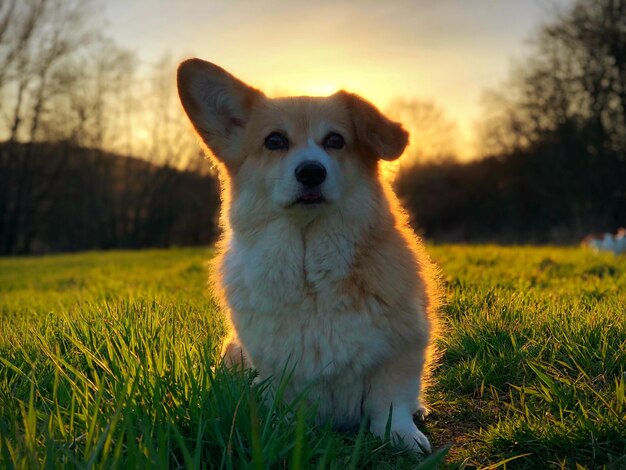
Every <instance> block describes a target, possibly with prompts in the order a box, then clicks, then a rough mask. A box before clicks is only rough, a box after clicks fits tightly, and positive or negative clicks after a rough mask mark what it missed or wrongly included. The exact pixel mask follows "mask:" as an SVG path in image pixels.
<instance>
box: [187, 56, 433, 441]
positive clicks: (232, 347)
mask: <svg viewBox="0 0 626 470" xmlns="http://www.w3.org/2000/svg"><path fill="white" fill-rule="evenodd" d="M177 82H178V92H179V96H180V100H181V103H182V105H183V108H184V110H185V112H186V113H187V115H188V117H189V119H190V121H191V123H192V125H193V127H194V128H195V131H196V132H197V134H198V135H199V137H200V138H201V140H202V142H203V144H204V145H206V147H207V150H209V154H210V155H212V156H213V158H214V159H215V161H216V164H217V165H218V167H219V174H220V180H221V185H222V210H221V220H220V223H221V226H222V229H223V236H222V239H221V240H220V241H219V242H218V245H217V246H218V249H217V250H218V255H217V257H216V258H215V260H214V263H215V265H214V269H213V274H212V282H213V288H214V291H215V293H216V296H217V297H218V298H219V301H220V302H221V304H222V306H223V307H224V309H225V311H227V312H228V316H229V319H230V322H231V326H232V337H231V338H230V340H229V341H228V342H227V345H226V347H225V350H224V361H225V363H226V364H230V365H235V364H237V363H241V362H242V361H243V363H244V365H245V366H247V367H252V368H255V369H256V370H257V371H258V374H259V378H260V379H262V380H265V379H268V380H269V381H270V382H271V381H272V380H273V381H277V380H278V377H280V376H281V373H282V372H284V371H285V368H286V367H292V373H291V376H290V380H289V382H288V384H287V386H286V389H285V395H284V396H285V398H287V399H290V398H295V397H296V396H298V395H300V394H301V393H302V392H303V391H305V390H306V397H307V400H309V401H310V402H311V403H314V404H316V406H317V416H318V420H319V422H321V423H322V422H328V421H330V422H331V423H332V425H333V426H335V427H336V428H339V429H346V428H353V427H358V426H359V425H360V423H361V421H362V420H364V419H367V420H369V429H370V431H371V432H372V433H373V434H375V435H376V436H379V437H381V438H383V437H384V436H385V435H386V431H387V429H389V431H390V433H389V435H390V436H391V437H392V438H393V440H394V441H396V442H398V443H399V444H401V445H404V446H406V447H408V448H409V449H412V450H414V451H417V452H422V453H429V452H431V446H430V443H429V441H428V439H427V438H426V436H425V435H424V434H423V433H422V432H421V431H420V430H419V429H418V428H417V426H416V425H415V422H414V420H413V414H414V413H417V414H419V415H422V416H425V415H426V407H425V405H424V403H423V400H422V398H421V397H422V388H423V384H424V381H425V374H426V372H425V371H426V370H427V369H428V364H429V362H430V359H431V357H432V352H433V351H432V341H431V338H432V336H433V332H434V330H435V328H436V319H437V318H436V310H437V306H438V301H439V298H440V294H439V289H440V287H439V282H438V272H437V269H436V267H435V266H434V264H433V263H432V262H431V261H430V259H429V258H428V256H427V254H426V253H425V251H424V248H423V245H422V243H421V241H420V240H419V238H418V237H417V236H416V235H415V234H414V233H413V232H412V230H411V229H410V228H409V224H408V218H407V216H406V214H405V213H404V212H403V211H402V209H401V207H400V204H399V202H398V200H397V198H396V197H395V195H394V194H393V192H392V191H391V189H390V187H389V184H388V183H387V182H386V181H385V180H384V179H383V178H382V177H381V173H380V168H379V166H380V164H379V163H380V161H381V160H389V161H390V160H395V159H397V158H399V157H400V155H401V154H402V153H403V151H404V149H405V147H406V146H407V144H408V137H409V136H408V133H407V132H406V131H405V130H404V129H403V127H402V125H401V124H399V123H396V122H394V121H392V120H390V119H388V118H387V117H385V116H384V115H383V114H382V113H381V112H380V111H379V110H378V109H377V108H376V107H375V106H374V105H373V104H371V103H370V102H368V101H366V100H364V99H362V98H360V97H359V96H357V95H355V94H351V93H348V92H346V91H339V92H337V93H335V94H333V95H331V96H328V97H307V96H300V97H286V98H273V99H271V98H268V97H267V96H265V95H264V94H263V93H262V92H261V91H259V90H257V89H255V88H253V87H251V86H249V85H247V84H245V83H244V82H242V81H241V80H239V79H237V78H235V77H234V76H233V75H231V74H230V73H228V72H226V71H225V70H224V69H222V68H220V67H219V66H217V65H214V64H212V63H209V62H205V61H203V60H200V59H189V60H187V61H185V62H183V63H181V64H180V66H179V68H178V75H177ZM389 420H390V422H389ZM388 425H389V428H387V426H388Z"/></svg>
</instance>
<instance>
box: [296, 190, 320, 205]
mask: <svg viewBox="0 0 626 470" xmlns="http://www.w3.org/2000/svg"><path fill="white" fill-rule="evenodd" d="M324 202H326V198H325V197H324V196H322V195H321V194H320V193H305V194H302V195H300V196H299V197H298V199H296V200H295V202H294V204H298V205H300V204H301V205H305V206H310V205H314V204H322V203H324Z"/></svg>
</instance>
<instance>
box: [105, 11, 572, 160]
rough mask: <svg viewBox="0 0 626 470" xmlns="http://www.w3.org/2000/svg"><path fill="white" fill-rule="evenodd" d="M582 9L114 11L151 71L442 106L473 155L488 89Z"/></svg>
mask: <svg viewBox="0 0 626 470" xmlns="http://www.w3.org/2000/svg"><path fill="white" fill-rule="evenodd" d="M570 2H571V0H524V1H520V0H439V1H436V0H413V1H411V0H390V1H376V0H362V1H341V0H339V1H330V0H323V1H301V0H269V1H250V0H229V1H219V2H218V1H206V0H179V1H176V2H172V1H170V0H134V1H132V2H129V1H127V0H110V1H108V2H106V4H105V6H104V13H105V15H106V18H107V25H108V26H107V30H108V32H109V34H110V35H111V36H113V38H114V39H116V41H117V42H118V43H119V44H120V45H121V46H124V47H127V48H130V49H131V50H133V51H135V52H136V53H137V54H138V55H139V57H140V59H141V61H142V63H146V64H147V63H150V62H153V61H156V60H157V59H158V58H159V57H160V56H162V55H163V54H164V53H166V52H169V53H171V54H172V55H173V56H174V57H175V58H177V59H183V58H187V57H192V56H196V57H201V58H203V59H206V60H209V61H212V62H215V63H217V64H219V65H221V66H222V67H224V68H226V69H227V70H229V71H230V72H231V73H233V74H235V75H236V76H238V77H239V78H241V79H243V80H244V81H246V82H248V83H250V84H252V85H254V86H256V87H258V88H261V89H263V90H264V91H265V92H266V93H267V94H269V95H284V94H310V95H327V94H331V93H333V92H334V91H336V90H338V89H341V88H344V89H347V90H350V91H353V92H357V93H359V94H361V95H363V96H364V97H366V98H368V99H370V100H371V101H373V102H375V103H376V104H377V105H379V106H380V107H381V108H382V109H384V108H385V106H386V105H387V104H388V103H389V102H390V101H391V100H392V99H393V98H395V97H398V96H404V97H408V98H419V99H426V100H433V101H435V102H436V103H437V104H438V105H439V106H441V107H442V108H443V109H444V110H445V112H446V114H447V116H448V117H450V118H452V119H454V120H456V121H457V123H458V125H459V128H460V130H461V133H462V139H463V142H462V145H461V146H460V147H461V150H460V153H461V156H465V157H467V156H471V155H472V137H473V129H474V122H475V120H476V118H477V117H478V115H479V114H480V110H481V108H480V102H481V96H482V93H483V91H484V90H485V89H486V88H490V87H494V86H497V85H498V84H499V83H501V82H502V81H504V80H505V79H506V77H507V76H508V73H509V70H510V65H511V64H512V62H513V61H514V59H516V58H517V59H521V58H522V57H524V54H525V53H526V52H527V50H528V38H529V37H531V35H532V33H533V32H535V31H536V30H537V29H538V28H539V26H540V25H541V24H542V23H543V22H544V21H546V20H548V19H549V18H550V17H551V16H552V15H553V14H554V11H555V8H558V7H559V6H561V7H562V6H565V5H567V4H569V3H570Z"/></svg>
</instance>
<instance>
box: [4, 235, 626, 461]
mask: <svg viewBox="0 0 626 470" xmlns="http://www.w3.org/2000/svg"><path fill="white" fill-rule="evenodd" d="M430 252H431V253H432V255H433V257H434V258H435V259H436V260H437V262H438V263H439V264H440V265H441V267H442V269H443V273H444V278H445V280H446V288H447V304H446V306H445V308H444V309H443V312H442V318H443V321H444V323H445V331H444V334H442V335H441V337H440V338H439V340H438V344H439V347H440V349H441V350H442V351H443V353H442V357H441V360H440V363H439V366H438V368H437V369H436V370H435V371H434V374H433V385H432V386H431V388H430V389H429V390H428V394H427V396H428V401H429V403H430V405H431V407H432V414H431V416H429V418H428V419H427V420H426V422H425V423H424V424H423V425H421V428H422V429H423V430H424V432H425V433H426V435H427V436H429V437H430V438H431V441H432V442H433V444H434V446H435V447H436V448H438V449H441V450H440V451H439V452H438V453H436V454H435V456H434V457H431V459H430V460H428V461H426V463H423V462H422V464H421V465H422V466H423V468H435V467H436V466H437V462H438V460H440V459H441V458H442V457H443V456H444V454H446V452H447V455H445V463H444V464H443V465H444V466H446V467H450V468H458V467H465V468H473V467H485V466H490V465H492V466H502V467H505V466H506V467H507V468H561V467H563V468H576V466H577V465H579V466H580V467H579V468H602V467H603V466H607V467H608V468H626V457H625V454H626V375H625V373H626V257H621V258H616V257H614V256H612V255H604V254H602V255H596V254H593V253H590V252H587V251H584V250H582V249H574V248H571V249H570V248H501V247H491V246H487V247H467V246H435V247H431V248H430ZM210 256H211V251H210V250H208V249H173V250H162V251H142V252H109V253H86V254H78V255H62V256H50V257H42V258H22V259H0V468H13V467H15V468H37V467H44V466H45V467H49V468H58V467H62V466H67V467H75V466H78V467H89V468H93V467H96V468H99V467H106V468H111V467H128V468H149V467H153V468H165V467H167V466H170V467H184V468H204V467H208V468H248V467H250V468H258V469H260V468H268V467H273V468H341V469H345V468H350V469H356V468H414V467H415V466H417V465H419V462H420V460H419V459H418V458H416V457H414V456H413V455H411V454H408V453H406V452H403V451H402V450H400V449H397V448H394V447H393V446H392V445H391V444H390V443H389V442H387V443H383V442H381V441H378V440H377V439H375V438H373V437H372V436H370V435H369V434H368V433H367V432H364V430H363V429H362V430H361V431H359V432H358V433H354V434H338V433H335V432H333V431H332V430H331V429H328V428H319V427H316V426H314V425H312V424H311V423H312V419H311V412H312V411H311V410H310V409H308V408H306V407H304V406H303V405H302V404H298V403H295V404H290V405H287V404H282V403H280V402H279V403H278V404H277V405H274V407H273V408H272V409H268V408H267V407H265V406H264V405H262V403H263V396H262V395H263V393H264V386H263V384H260V385H255V386H252V385H251V381H252V376H251V374H242V373H233V372H229V371H226V370H223V369H221V368H219V367H218V368H215V367H213V365H214V364H215V360H216V351H217V348H218V347H219V342H220V337H221V335H223V333H224V325H223V322H222V319H221V316H220V312H219V311H218V310H217V309H216V307H215V305H214V303H213V302H212V299H211V296H210V293H209V292H207V291H206V287H205V286H206V269H205V261H206V260H207V259H208V258H209V257H210ZM279 393H280V392H279Z"/></svg>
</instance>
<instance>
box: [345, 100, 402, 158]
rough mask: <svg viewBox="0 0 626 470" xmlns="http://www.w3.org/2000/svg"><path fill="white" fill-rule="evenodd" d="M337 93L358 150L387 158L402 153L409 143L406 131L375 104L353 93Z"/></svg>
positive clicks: (376, 156)
mask: <svg viewBox="0 0 626 470" xmlns="http://www.w3.org/2000/svg"><path fill="white" fill-rule="evenodd" d="M337 95H338V96H339V97H340V99H342V100H343V101H344V103H345V104H346V106H347V107H348V109H349V111H350V113H351V114H352V121H353V123H354V128H355V132H356V138H357V143H358V144H359V145H360V146H361V151H363V152H365V153H366V154H367V155H368V156H372V157H374V158H382V159H383V160H388V161H391V160H395V159H396V158H398V157H400V155H402V152H404V149H405V148H406V146H407V144H408V143H409V133H408V132H407V131H406V130H405V129H404V128H403V127H402V124H400V123H398V122H394V121H392V120H391V119H389V118H387V117H386V116H385V115H384V114H383V113H381V112H380V111H379V110H378V108H377V107H376V106H374V105H373V104H372V103H370V102H369V101H366V100H364V99H363V98H361V97H360V96H358V95H355V94H354V93H348V92H346V91H343V90H342V91H339V92H337Z"/></svg>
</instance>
